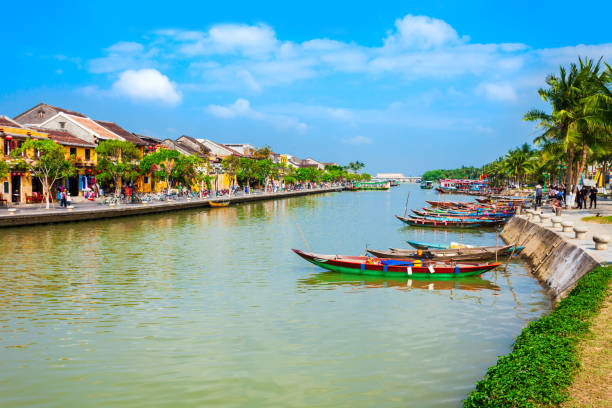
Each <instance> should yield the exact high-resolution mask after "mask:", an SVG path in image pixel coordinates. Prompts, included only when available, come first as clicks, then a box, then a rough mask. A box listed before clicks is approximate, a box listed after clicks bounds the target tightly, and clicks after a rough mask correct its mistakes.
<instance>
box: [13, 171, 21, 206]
mask: <svg viewBox="0 0 612 408" xmlns="http://www.w3.org/2000/svg"><path fill="white" fill-rule="evenodd" d="M11 199H12V201H13V202H14V203H20V202H21V176H18V175H15V174H13V175H11Z"/></svg>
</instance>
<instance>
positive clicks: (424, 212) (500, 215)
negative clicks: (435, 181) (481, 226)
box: [411, 208, 512, 220]
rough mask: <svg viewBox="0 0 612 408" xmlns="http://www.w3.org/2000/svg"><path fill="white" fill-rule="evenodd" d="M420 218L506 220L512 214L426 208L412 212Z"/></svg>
mask: <svg viewBox="0 0 612 408" xmlns="http://www.w3.org/2000/svg"><path fill="white" fill-rule="evenodd" d="M411 211H412V212H413V213H415V214H416V215H418V216H419V217H426V218H427V217H447V218H455V217H459V218H467V219H499V220H501V219H504V218H509V217H511V216H512V214H504V213H487V212H482V213H472V212H461V211H428V210H427V209H426V208H424V209H423V210H422V211H421V210H411Z"/></svg>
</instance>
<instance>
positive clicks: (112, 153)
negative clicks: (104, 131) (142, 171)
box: [96, 140, 140, 195]
mask: <svg viewBox="0 0 612 408" xmlns="http://www.w3.org/2000/svg"><path fill="white" fill-rule="evenodd" d="M96 154H97V155H98V164H97V166H96V168H97V169H98V171H99V174H98V176H97V177H98V178H99V179H101V180H104V181H108V182H112V183H113V185H114V186H115V194H116V195H118V194H119V193H120V191H121V187H120V181H121V179H122V178H124V179H126V180H130V181H132V182H133V181H134V180H135V179H136V177H138V165H137V163H136V162H135V161H136V160H137V159H139V158H140V151H139V150H138V148H137V147H136V146H135V145H134V143H132V142H128V141H123V140H104V141H102V142H100V144H98V147H96Z"/></svg>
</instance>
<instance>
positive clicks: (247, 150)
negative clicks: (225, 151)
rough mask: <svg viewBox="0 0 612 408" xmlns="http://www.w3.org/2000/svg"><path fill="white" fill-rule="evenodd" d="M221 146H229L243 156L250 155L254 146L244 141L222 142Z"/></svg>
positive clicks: (253, 150) (253, 151)
mask: <svg viewBox="0 0 612 408" xmlns="http://www.w3.org/2000/svg"><path fill="white" fill-rule="evenodd" d="M223 146H226V147H229V148H230V149H232V150H235V151H237V152H238V153H240V154H242V155H243V156H252V155H253V153H255V146H252V145H250V144H246V143H223Z"/></svg>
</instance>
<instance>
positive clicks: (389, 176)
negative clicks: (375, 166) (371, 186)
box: [375, 173, 404, 180]
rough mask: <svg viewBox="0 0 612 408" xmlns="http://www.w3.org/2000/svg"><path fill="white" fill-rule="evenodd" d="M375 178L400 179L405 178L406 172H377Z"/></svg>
mask: <svg viewBox="0 0 612 408" xmlns="http://www.w3.org/2000/svg"><path fill="white" fill-rule="evenodd" d="M375 178H377V179H393V180H398V179H403V178H404V174H403V173H377V174H376V177H375Z"/></svg>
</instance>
